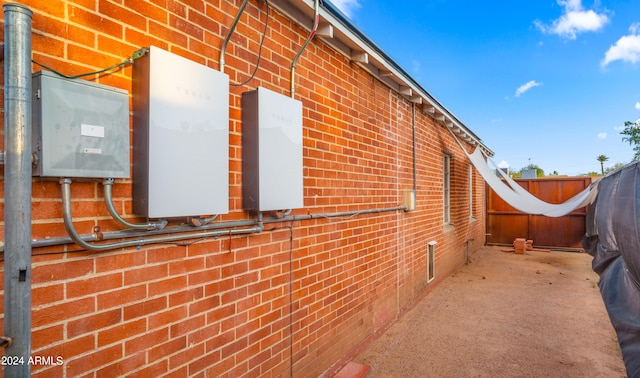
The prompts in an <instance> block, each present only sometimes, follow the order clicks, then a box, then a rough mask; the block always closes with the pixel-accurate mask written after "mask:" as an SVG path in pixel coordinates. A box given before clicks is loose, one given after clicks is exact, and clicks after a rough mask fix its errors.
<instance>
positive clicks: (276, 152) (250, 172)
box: [242, 87, 304, 211]
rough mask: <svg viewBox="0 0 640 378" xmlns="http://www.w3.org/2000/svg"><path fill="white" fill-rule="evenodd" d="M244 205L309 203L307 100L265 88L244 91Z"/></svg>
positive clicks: (249, 207) (264, 206)
mask: <svg viewBox="0 0 640 378" xmlns="http://www.w3.org/2000/svg"><path fill="white" fill-rule="evenodd" d="M242 202H243V206H244V208H245V210H252V211H274V210H276V211H277V210H288V209H296V208H301V207H304V193H303V171H302V103H301V102H300V101H298V100H296V99H293V98H291V97H287V96H284V95H282V94H279V93H276V92H274V91H271V90H268V89H266V88H262V87H259V88H258V89H256V90H254V91H251V92H245V93H243V94H242Z"/></svg>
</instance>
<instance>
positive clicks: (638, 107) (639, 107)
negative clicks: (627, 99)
mask: <svg viewBox="0 0 640 378" xmlns="http://www.w3.org/2000/svg"><path fill="white" fill-rule="evenodd" d="M636 109H638V110H640V102H636Z"/></svg>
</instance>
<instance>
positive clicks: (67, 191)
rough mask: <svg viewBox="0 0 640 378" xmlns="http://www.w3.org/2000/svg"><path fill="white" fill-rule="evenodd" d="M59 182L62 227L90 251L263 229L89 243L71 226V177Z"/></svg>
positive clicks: (250, 232) (252, 228) (261, 229)
mask: <svg viewBox="0 0 640 378" xmlns="http://www.w3.org/2000/svg"><path fill="white" fill-rule="evenodd" d="M60 184H61V186H62V212H63V219H64V227H65V229H66V230H67V233H68V234H69V236H70V237H71V239H72V240H73V241H74V242H75V243H76V244H78V245H79V246H81V247H82V248H84V249H87V250H90V251H98V252H100V251H107V250H112V249H118V248H126V247H141V246H143V245H147V244H164V243H172V242H178V241H181V240H188V239H198V238H207V237H215V236H223V235H240V234H253V233H260V232H262V231H263V229H264V225H263V224H262V223H261V222H258V224H257V225H256V226H255V227H251V228H244V229H233V230H215V231H202V232H192V233H181V234H178V235H169V236H161V237H155V238H144V237H143V238H139V239H135V240H125V241H120V242H115V243H107V244H91V243H89V242H86V241H85V240H84V239H83V238H82V237H80V235H79V234H78V233H77V231H76V230H75V227H74V226H73V216H72V213H71V179H69V178H63V179H61V180H60Z"/></svg>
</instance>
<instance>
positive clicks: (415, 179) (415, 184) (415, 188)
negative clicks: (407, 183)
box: [411, 102, 418, 195]
mask: <svg viewBox="0 0 640 378" xmlns="http://www.w3.org/2000/svg"><path fill="white" fill-rule="evenodd" d="M411 130H412V141H413V191H414V192H416V193H415V195H417V192H418V174H417V172H416V165H417V163H416V103H415V102H413V103H411Z"/></svg>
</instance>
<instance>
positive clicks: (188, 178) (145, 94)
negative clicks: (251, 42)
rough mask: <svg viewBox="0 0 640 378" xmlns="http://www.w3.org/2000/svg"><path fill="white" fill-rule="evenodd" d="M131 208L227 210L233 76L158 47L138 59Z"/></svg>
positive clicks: (160, 213) (181, 212) (176, 213)
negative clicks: (231, 79) (230, 82)
mask: <svg viewBox="0 0 640 378" xmlns="http://www.w3.org/2000/svg"><path fill="white" fill-rule="evenodd" d="M133 210H134V212H135V213H136V214H139V215H143V216H146V217H149V218H171V217H184V216H197V215H205V214H206V215H210V214H225V213H228V212H229V77H228V76H227V75H226V74H224V73H222V72H220V71H216V70H214V69H212V68H209V67H207V66H204V65H202V64H199V63H197V62H194V61H191V60H189V59H186V58H184V57H181V56H178V55H176V54H173V53H170V52H168V51H165V50H163V49H160V48H158V47H155V46H151V48H150V50H149V53H148V54H147V55H145V56H144V57H141V58H138V59H136V60H135V62H134V65H133Z"/></svg>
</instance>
